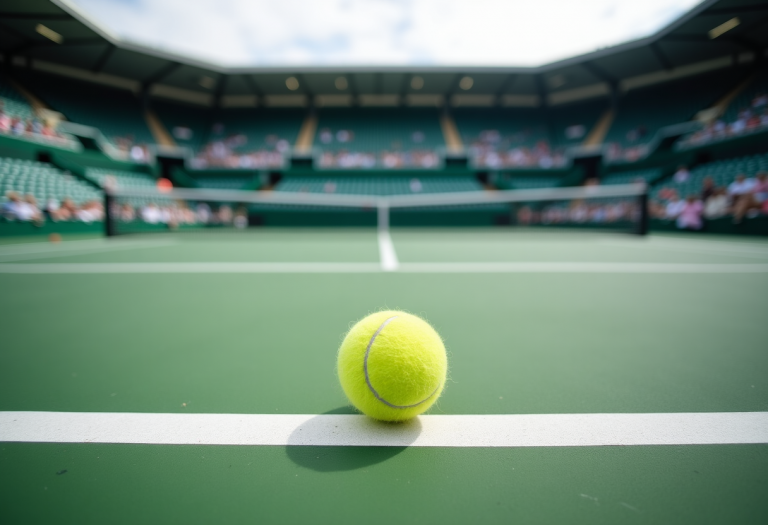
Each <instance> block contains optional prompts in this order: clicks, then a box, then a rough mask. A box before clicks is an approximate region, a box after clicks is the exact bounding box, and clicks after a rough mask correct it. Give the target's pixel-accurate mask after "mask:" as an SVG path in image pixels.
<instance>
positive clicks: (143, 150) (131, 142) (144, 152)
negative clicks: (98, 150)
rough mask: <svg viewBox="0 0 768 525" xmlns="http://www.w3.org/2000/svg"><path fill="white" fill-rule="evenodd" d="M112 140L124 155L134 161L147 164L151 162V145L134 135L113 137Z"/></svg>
mask: <svg viewBox="0 0 768 525" xmlns="http://www.w3.org/2000/svg"><path fill="white" fill-rule="evenodd" d="M110 140H111V142H112V143H113V144H114V145H115V147H116V148H117V149H118V151H120V152H121V153H122V154H123V155H125V156H127V157H128V158H129V159H131V160H132V161H133V162H137V163H139V164H146V163H147V162H149V160H150V157H149V147H148V146H147V145H146V144H141V143H139V142H137V141H136V139H135V138H134V137H133V135H125V136H119V137H111V139H110Z"/></svg>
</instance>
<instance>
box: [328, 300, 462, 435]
mask: <svg viewBox="0 0 768 525" xmlns="http://www.w3.org/2000/svg"><path fill="white" fill-rule="evenodd" d="M447 372H448V358H447V356H446V354H445V346H443V341H442V339H440V336H439V335H438V334H437V332H436V331H435V329H434V328H432V327H431V326H430V325H429V323H427V322H426V321H424V320H423V319H421V318H419V317H416V316H415V315H411V314H408V313H405V312H396V311H384V312H377V313H375V314H371V315H369V316H368V317H366V318H364V319H362V320H360V321H358V322H357V324H355V326H353V327H352V329H351V330H350V331H349V333H347V335H346V337H344V341H343V342H342V343H341V347H340V348H339V355H338V373H339V380H340V381H341V387H342V388H343V389H344V393H345V394H347V397H348V398H349V400H350V402H351V403H352V404H353V405H354V406H355V407H356V408H357V409H358V410H360V411H361V412H363V413H364V414H366V415H368V416H370V417H372V418H374V419H379V420H381V421H404V420H406V419H411V418H412V417H415V416H417V415H419V414H421V413H422V412H424V411H425V410H427V409H428V408H429V407H430V406H432V404H433V403H434V402H435V401H437V398H438V397H440V393H441V392H442V391H443V387H444V386H445V378H446V374H447Z"/></svg>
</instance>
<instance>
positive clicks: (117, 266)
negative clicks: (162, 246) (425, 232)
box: [0, 262, 381, 274]
mask: <svg viewBox="0 0 768 525" xmlns="http://www.w3.org/2000/svg"><path fill="white" fill-rule="evenodd" d="M380 271H381V266H380V265H379V264H378V263H300V262H299V263H290V262H288V263H247V262H244V263H29V264H0V273H28V274H48V273H52V274H56V273H81V274H95V273H377V272H380Z"/></svg>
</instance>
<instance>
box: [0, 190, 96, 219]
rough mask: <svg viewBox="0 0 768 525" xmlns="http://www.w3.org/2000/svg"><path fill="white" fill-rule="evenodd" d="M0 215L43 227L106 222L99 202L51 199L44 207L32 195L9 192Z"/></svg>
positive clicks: (0, 209) (1, 207)
mask: <svg viewBox="0 0 768 525" xmlns="http://www.w3.org/2000/svg"><path fill="white" fill-rule="evenodd" d="M0 215H2V217H3V219H5V220H7V221H20V222H31V223H33V224H36V225H38V226H42V225H43V224H44V223H45V222H46V221H48V220H50V221H53V222H85V223H91V222H99V221H103V220H104V207H103V205H102V203H101V202H99V201H97V200H90V201H86V202H82V203H80V204H76V203H75V202H74V201H73V200H72V199H70V198H68V197H66V198H64V199H62V200H61V201H59V200H58V199H54V198H50V199H48V200H47V201H45V203H44V204H43V206H40V205H38V203H37V200H36V199H35V197H34V196H33V195H31V194H27V195H20V194H18V193H17V192H15V191H9V192H7V193H6V195H5V200H4V201H3V202H2V204H0Z"/></svg>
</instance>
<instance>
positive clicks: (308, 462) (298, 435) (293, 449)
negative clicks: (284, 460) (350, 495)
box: [285, 406, 421, 472]
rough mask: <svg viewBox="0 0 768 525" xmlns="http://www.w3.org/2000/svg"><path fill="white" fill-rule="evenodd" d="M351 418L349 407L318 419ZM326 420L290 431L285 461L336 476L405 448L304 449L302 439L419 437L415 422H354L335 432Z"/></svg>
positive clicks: (419, 428)
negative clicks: (338, 435) (335, 434)
mask: <svg viewBox="0 0 768 525" xmlns="http://www.w3.org/2000/svg"><path fill="white" fill-rule="evenodd" d="M329 414H337V415H351V414H357V411H355V409H354V408H352V407H351V406H343V407H339V408H335V409H333V410H329V411H327V412H324V413H323V414H321V415H324V416H325V415H329ZM327 421H328V419H327V418H319V417H318V418H313V419H311V420H309V421H308V422H306V423H304V424H303V425H301V426H300V427H299V428H297V429H296V430H294V432H293V433H292V434H291V436H290V437H289V438H288V442H289V443H291V444H290V445H288V446H286V447H285V454H286V456H288V459H290V460H291V461H293V462H294V463H295V464H296V465H298V466H300V467H304V468H308V469H311V470H314V471H317V472H338V471H345V470H356V469H360V468H364V467H368V466H371V465H375V464H377V463H382V462H384V461H387V460H388V459H391V458H393V457H395V456H397V455H398V454H400V453H401V452H403V451H405V450H406V449H407V448H408V446H406V445H403V446H396V447H365V446H362V447H361V446H314V445H307V444H305V443H306V440H307V438H306V435H307V434H311V435H313V436H314V435H318V434H322V433H325V432H341V433H342V435H343V434H344V433H347V432H350V431H351V432H354V433H356V435H358V436H360V435H362V436H363V438H364V437H365V435H366V434H368V435H373V434H380V433H396V434H398V435H399V436H400V437H402V438H403V440H404V441H406V442H410V443H412V442H413V441H415V440H416V438H417V437H418V436H419V434H420V433H421V422H420V421H419V419H418V418H414V419H412V420H410V421H406V422H403V423H384V422H381V421H375V420H373V419H369V418H359V419H358V418H355V419H354V421H355V422H356V423H358V422H359V425H358V424H355V425H351V426H345V427H344V428H342V429H339V427H338V426H336V425H328V423H327Z"/></svg>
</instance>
